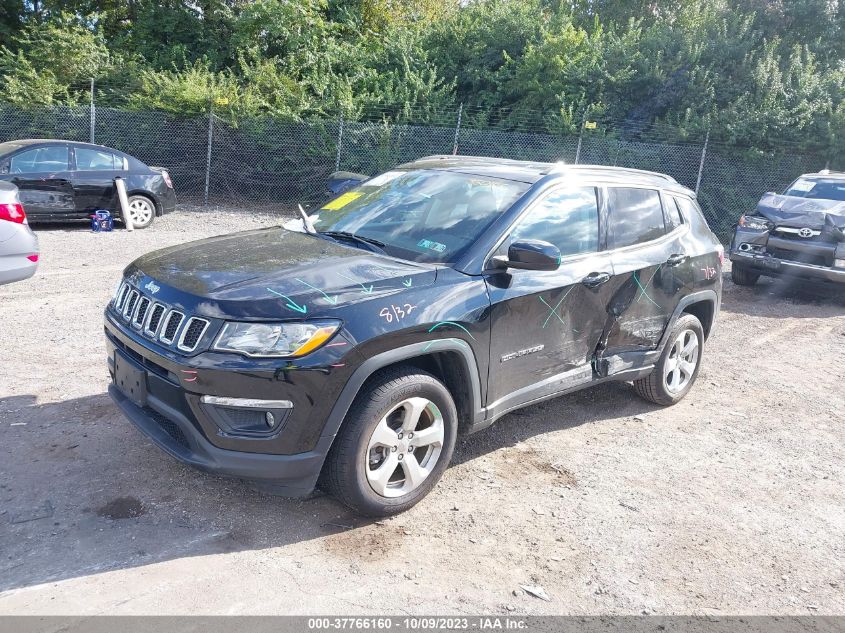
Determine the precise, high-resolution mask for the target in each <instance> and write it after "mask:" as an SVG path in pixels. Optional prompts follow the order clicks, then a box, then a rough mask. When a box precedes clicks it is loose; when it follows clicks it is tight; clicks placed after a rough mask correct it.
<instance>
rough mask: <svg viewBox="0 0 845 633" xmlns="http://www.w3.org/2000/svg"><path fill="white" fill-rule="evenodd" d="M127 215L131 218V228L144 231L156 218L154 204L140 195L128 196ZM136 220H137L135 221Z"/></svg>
mask: <svg viewBox="0 0 845 633" xmlns="http://www.w3.org/2000/svg"><path fill="white" fill-rule="evenodd" d="M128 202H129V214H130V217H131V218H132V226H133V227H134V228H136V229H145V228H147V227H148V226H149V225H150V224H152V223H153V220H155V217H156V205H155V203H154V202H153V201H152V200H151V199H150V198H148V197H147V196H143V195H141V194H135V195H134V196H129V200H128ZM136 218H137V220H136Z"/></svg>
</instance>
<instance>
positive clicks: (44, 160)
mask: <svg viewBox="0 0 845 633" xmlns="http://www.w3.org/2000/svg"><path fill="white" fill-rule="evenodd" d="M0 169H2V172H3V179H4V180H8V181H9V182H12V183H14V184H15V185H16V186H17V188H18V190H19V195H20V199H21V203H22V204H23V207H24V210H25V211H26V213H27V214H28V215H33V216H36V215H64V214H67V213H72V212H73V211H74V201H73V187H72V185H71V174H70V156H69V151H68V147H67V145H45V146H41V147H33V148H30V149H26V150H23V151H21V152H18V153H17V154H13V155H12V156H10V157H9V158H8V159H7V160H6V161H4V163H3V165H2V166H0Z"/></svg>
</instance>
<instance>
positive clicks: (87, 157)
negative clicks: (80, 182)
mask: <svg viewBox="0 0 845 633" xmlns="http://www.w3.org/2000/svg"><path fill="white" fill-rule="evenodd" d="M75 152H76V168H77V169H78V170H79V171H113V170H115V169H123V159H122V158H121V157H120V156H115V155H114V154H112V153H111V152H106V151H103V150H99V149H91V148H88V147H77V148H76V150H75Z"/></svg>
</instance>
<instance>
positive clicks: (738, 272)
mask: <svg viewBox="0 0 845 633" xmlns="http://www.w3.org/2000/svg"><path fill="white" fill-rule="evenodd" d="M731 279H732V280H733V282H734V283H735V284H736V285H737V286H753V285H754V284H756V283H757V280H758V279H760V273H754V272H751V271H750V270H748V269H747V268H744V267H742V266H740V265H738V264H732V265H731Z"/></svg>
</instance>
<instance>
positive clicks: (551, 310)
mask: <svg viewBox="0 0 845 633" xmlns="http://www.w3.org/2000/svg"><path fill="white" fill-rule="evenodd" d="M574 287H575V286H570V287H569V290H567V291H566V292H565V293H564V295H563V296H562V297H561V298H560V301H558V302H557V305H556V306H555V307H554V308H553V307H552V306H550V305H549V304H548V303H546V300H545V299H543V297H542V296H541V297H540V301H542V302H543V304H544V305H545V306H546V307H547V308H548V309H549V316H547V317H546V320H545V321H543V327H544V328H545V327H546V326H547V325H548V324H549V319H551V318H552V316H556V317H557V320H558V321H560V322H561V323H563V325H566V322H565V321H564V320H563V318H562V317H561V316H560V315H559V314H558V313H557V309H558V308H559V307H560V305H561V304H562V303H563V300H564V299H566V297H568V296H569V293H570V292H572V289H573V288H574Z"/></svg>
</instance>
